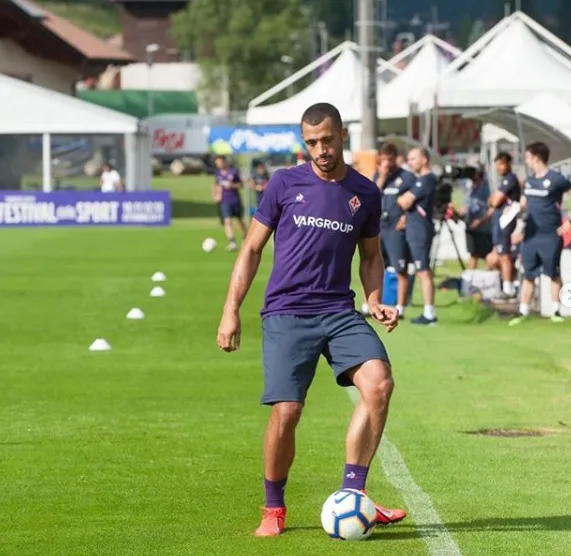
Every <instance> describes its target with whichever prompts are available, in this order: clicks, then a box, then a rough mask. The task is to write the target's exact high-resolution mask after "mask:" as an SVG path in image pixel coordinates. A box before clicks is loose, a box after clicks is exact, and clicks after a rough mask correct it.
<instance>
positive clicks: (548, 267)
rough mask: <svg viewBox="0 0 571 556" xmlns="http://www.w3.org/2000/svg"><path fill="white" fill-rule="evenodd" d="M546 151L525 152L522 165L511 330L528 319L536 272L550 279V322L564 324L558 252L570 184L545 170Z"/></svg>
mask: <svg viewBox="0 0 571 556" xmlns="http://www.w3.org/2000/svg"><path fill="white" fill-rule="evenodd" d="M549 154H550V152H549V147H548V146H547V145H546V144H545V143H541V142H537V143H532V144H530V145H528V146H527V147H526V149H525V163H526V164H527V166H528V168H529V169H530V171H531V176H530V177H528V179H527V181H526V182H525V187H524V191H523V197H522V198H521V205H522V208H524V209H525V210H526V211H527V218H526V221H525V232H524V240H523V244H522V251H521V262H522V266H523V271H524V279H523V283H522V287H521V297H520V306H519V315H518V316H517V317H515V318H513V319H512V320H510V322H509V325H510V326H515V325H517V324H520V323H521V322H523V321H524V320H526V319H527V318H528V316H529V306H530V304H531V300H532V298H533V292H534V289H535V279H536V278H537V277H538V275H539V273H540V271H541V272H542V273H543V274H544V275H545V276H548V277H549V278H551V295H552V300H553V314H552V316H551V321H552V322H555V323H560V322H564V320H565V319H564V318H563V317H562V316H561V315H560V313H559V290H560V289H561V252H562V250H563V239H562V237H561V236H562V235H563V234H562V232H563V230H564V229H565V228H564V226H562V213H561V203H562V201H563V194H564V193H566V192H567V191H569V190H570V189H571V183H570V182H569V180H568V179H566V178H564V177H563V176H562V175H561V174H560V173H559V172H557V171H556V170H551V169H549V167H548V166H547V164H548V162H549Z"/></svg>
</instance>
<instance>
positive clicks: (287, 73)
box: [281, 54, 294, 98]
mask: <svg viewBox="0 0 571 556" xmlns="http://www.w3.org/2000/svg"><path fill="white" fill-rule="evenodd" d="M293 61H294V60H293V57H291V56H287V55H286V54H284V55H283V56H282V57H281V62H282V64H284V65H285V66H286V71H285V76H286V79H287V78H288V77H290V76H291V69H292V65H293ZM292 95H293V88H292V86H291V85H288V87H287V96H288V98H289V97H291V96H292Z"/></svg>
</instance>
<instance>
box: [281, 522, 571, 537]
mask: <svg viewBox="0 0 571 556" xmlns="http://www.w3.org/2000/svg"><path fill="white" fill-rule="evenodd" d="M401 527H402V529H403V530H402V531H399V530H398V529H400V528H401ZM314 530H321V527H318V526H302V527H289V528H287V529H286V531H292V532H293V531H314ZM445 530H446V531H448V532H450V533H489V532H495V533H513V532H532V531H571V515H554V516H546V517H519V518H504V517H490V518H486V519H475V520H473V521H461V522H454V523H447V524H446V525H441V524H426V525H419V526H417V527H414V526H412V525H410V524H403V525H402V526H401V525H394V526H391V527H390V528H387V529H383V528H381V527H379V528H377V529H375V531H374V532H373V534H372V535H371V536H370V537H369V539H367V541H366V542H374V541H383V542H387V541H391V540H393V541H399V540H401V541H404V540H412V539H418V538H419V537H437V536H438V535H441V534H442V533H443V532H444V531H445ZM383 532H384V533H385V534H383Z"/></svg>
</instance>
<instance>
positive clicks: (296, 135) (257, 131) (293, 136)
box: [208, 125, 303, 155]
mask: <svg viewBox="0 0 571 556" xmlns="http://www.w3.org/2000/svg"><path fill="white" fill-rule="evenodd" d="M208 143H209V144H210V148H211V150H212V152H213V153H214V154H222V155H230V154H245V153H267V154H282V153H293V154H295V153H298V152H301V151H303V139H302V137H301V131H300V129H299V126H298V125H295V126H294V125H291V126H289V125H279V126H239V127H212V128H210V135H209V138H208Z"/></svg>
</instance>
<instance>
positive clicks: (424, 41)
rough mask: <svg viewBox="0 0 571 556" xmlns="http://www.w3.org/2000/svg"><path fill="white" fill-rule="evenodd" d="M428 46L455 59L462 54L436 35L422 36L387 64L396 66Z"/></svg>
mask: <svg viewBox="0 0 571 556" xmlns="http://www.w3.org/2000/svg"><path fill="white" fill-rule="evenodd" d="M429 44H430V45H433V46H437V47H439V48H441V49H442V50H444V51H445V52H448V53H449V54H451V55H452V56H453V57H454V58H456V57H457V56H459V55H460V54H461V53H462V51H461V50H459V49H458V48H456V47H455V46H452V45H451V44H449V43H447V42H446V41H443V40H442V39H441V38H439V37H437V36H436V35H430V34H429V35H424V37H422V38H421V39H419V40H418V41H416V42H415V43H413V44H411V45H410V46H408V47H407V48H405V49H404V50H403V51H401V52H399V53H398V54H395V55H394V56H393V57H392V58H390V59H389V63H390V64H392V65H393V66H397V64H399V63H400V62H402V61H403V60H405V59H406V58H408V57H409V56H412V55H413V54H415V53H417V52H418V51H419V50H422V49H423V48H424V47H425V46H427V45H429Z"/></svg>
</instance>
